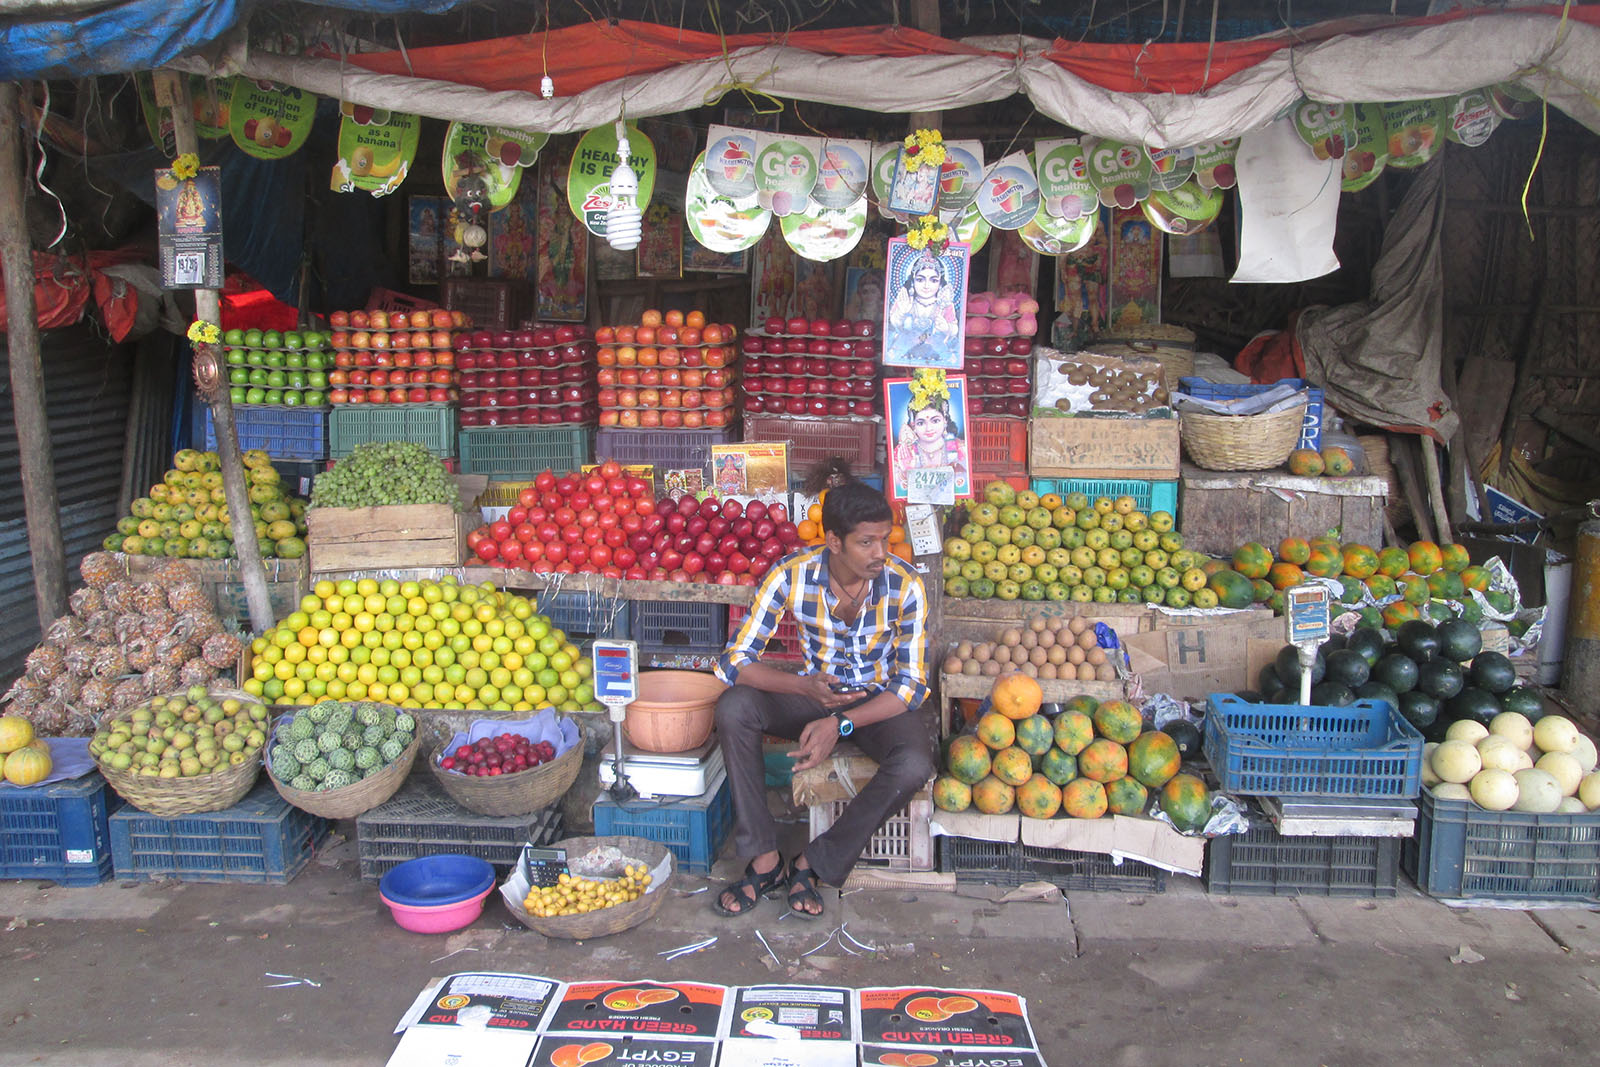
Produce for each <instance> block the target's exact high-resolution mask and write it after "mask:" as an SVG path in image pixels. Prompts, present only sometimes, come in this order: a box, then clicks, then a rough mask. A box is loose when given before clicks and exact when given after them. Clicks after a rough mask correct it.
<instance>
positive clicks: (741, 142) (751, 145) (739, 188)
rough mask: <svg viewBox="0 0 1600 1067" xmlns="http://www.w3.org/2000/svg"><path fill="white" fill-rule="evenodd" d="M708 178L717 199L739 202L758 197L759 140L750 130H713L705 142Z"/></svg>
mask: <svg viewBox="0 0 1600 1067" xmlns="http://www.w3.org/2000/svg"><path fill="white" fill-rule="evenodd" d="M701 158H702V160H703V161H704V164H705V170H706V178H707V180H708V181H709V182H710V183H711V188H713V189H715V190H716V191H717V195H719V196H725V197H727V198H728V199H730V200H734V201H738V200H743V199H745V198H746V197H753V196H755V195H756V139H755V135H754V134H752V133H750V132H749V131H747V130H735V129H733V128H731V127H728V126H712V127H711V131H710V133H709V134H708V135H707V138H706V151H705V155H704V156H702V157H701Z"/></svg>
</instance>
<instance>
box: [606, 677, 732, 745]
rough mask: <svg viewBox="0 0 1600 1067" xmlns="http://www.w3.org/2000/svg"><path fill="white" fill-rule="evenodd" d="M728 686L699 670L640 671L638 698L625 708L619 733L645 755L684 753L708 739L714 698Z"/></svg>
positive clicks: (713, 721)
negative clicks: (621, 732) (650, 753)
mask: <svg viewBox="0 0 1600 1067" xmlns="http://www.w3.org/2000/svg"><path fill="white" fill-rule="evenodd" d="M727 688H728V687H727V686H726V685H724V684H722V681H721V680H720V679H718V678H717V676H716V675H714V674H704V673H702V672H700V671H642V672H640V674H639V699H638V700H635V701H634V702H633V703H632V704H629V705H628V717H627V719H626V720H624V722H623V724H622V730H623V733H625V734H626V735H627V737H628V742H629V743H630V744H632V745H633V746H634V747H635V748H640V749H643V750H644V751H646V752H686V751H688V750H689V749H692V748H698V747H699V746H700V745H703V744H704V743H705V740H706V738H708V737H710V736H711V728H712V726H714V725H715V723H716V711H717V698H718V697H719V696H721V695H722V692H723V690H725V689H727Z"/></svg>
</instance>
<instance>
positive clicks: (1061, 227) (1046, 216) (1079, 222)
mask: <svg viewBox="0 0 1600 1067" xmlns="http://www.w3.org/2000/svg"><path fill="white" fill-rule="evenodd" d="M1099 217H1100V213H1099V211H1094V212H1091V213H1090V214H1087V215H1084V216H1082V217H1080V218H1076V219H1061V218H1057V217H1056V216H1054V215H1052V214H1050V213H1049V212H1048V211H1046V210H1045V209H1044V205H1043V204H1040V205H1039V211H1038V213H1037V214H1035V215H1034V216H1033V221H1031V222H1029V223H1028V224H1027V225H1026V226H1024V227H1023V228H1022V229H1021V230H1019V231H1018V236H1020V237H1021V238H1022V240H1023V241H1024V242H1025V243H1026V244H1027V246H1028V247H1029V248H1031V249H1033V250H1034V251H1035V252H1038V253H1039V254H1040V255H1045V256H1064V255H1066V254H1067V253H1068V252H1076V251H1077V250H1078V249H1080V248H1082V247H1083V246H1084V245H1086V244H1088V243H1089V241H1090V239H1091V238H1093V237H1094V229H1095V222H1096V220H1097V219H1099Z"/></svg>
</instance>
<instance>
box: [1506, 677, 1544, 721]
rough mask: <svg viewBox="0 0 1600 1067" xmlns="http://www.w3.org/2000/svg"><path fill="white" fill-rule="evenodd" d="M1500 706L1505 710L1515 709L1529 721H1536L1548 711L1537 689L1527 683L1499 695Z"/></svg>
mask: <svg viewBox="0 0 1600 1067" xmlns="http://www.w3.org/2000/svg"><path fill="white" fill-rule="evenodd" d="M1500 706H1501V707H1503V708H1504V709H1505V710H1507V711H1515V712H1517V713H1518V714H1520V715H1523V716H1525V717H1526V718H1527V720H1528V721H1529V722H1538V721H1539V720H1540V719H1542V718H1544V717H1545V716H1546V715H1548V714H1549V713H1550V712H1549V710H1548V709H1547V708H1546V707H1545V704H1544V698H1543V697H1541V696H1540V695H1539V691H1538V690H1537V689H1535V688H1533V687H1532V686H1529V685H1519V686H1517V687H1516V688H1515V689H1512V690H1510V691H1508V692H1505V693H1502V694H1501V695H1500Z"/></svg>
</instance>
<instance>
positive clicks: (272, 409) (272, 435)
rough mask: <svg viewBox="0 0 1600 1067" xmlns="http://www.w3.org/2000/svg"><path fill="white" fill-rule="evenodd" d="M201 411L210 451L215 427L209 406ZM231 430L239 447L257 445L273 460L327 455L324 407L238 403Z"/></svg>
mask: <svg viewBox="0 0 1600 1067" xmlns="http://www.w3.org/2000/svg"><path fill="white" fill-rule="evenodd" d="M204 410H205V420H206V421H205V434H206V449H207V450H208V451H211V450H215V449H216V447H217V428H216V426H215V425H214V424H213V422H212V420H211V408H210V407H206V408H205V409H204ZM233 430H234V433H235V435H236V436H237V437H238V438H239V447H240V448H242V449H251V448H259V449H261V450H262V451H263V452H265V453H266V454H267V455H269V456H271V457H272V458H273V459H284V460H291V459H292V460H307V461H311V460H321V459H326V458H328V409H327V408H291V407H281V406H279V405H277V404H261V405H249V406H239V407H235V408H234V409H233Z"/></svg>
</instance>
